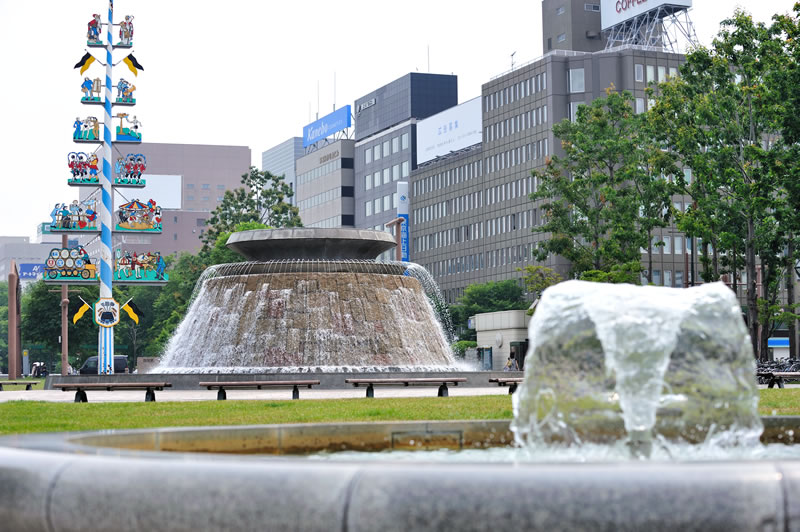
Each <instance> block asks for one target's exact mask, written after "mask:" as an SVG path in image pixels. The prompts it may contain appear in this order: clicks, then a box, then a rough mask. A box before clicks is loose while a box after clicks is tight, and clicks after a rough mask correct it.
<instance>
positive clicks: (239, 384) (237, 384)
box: [197, 380, 319, 388]
mask: <svg viewBox="0 0 800 532" xmlns="http://www.w3.org/2000/svg"><path fill="white" fill-rule="evenodd" d="M197 385H198V386H202V387H204V388H208V387H211V388H217V387H219V386H224V387H226V388H256V387H258V386H295V385H297V386H309V385H312V386H313V385H319V381H318V380H305V381H213V382H199V383H197Z"/></svg>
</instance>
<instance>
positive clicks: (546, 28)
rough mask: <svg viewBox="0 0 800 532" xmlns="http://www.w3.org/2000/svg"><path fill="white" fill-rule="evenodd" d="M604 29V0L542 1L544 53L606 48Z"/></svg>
mask: <svg viewBox="0 0 800 532" xmlns="http://www.w3.org/2000/svg"><path fill="white" fill-rule="evenodd" d="M600 28H601V24H600V0H593V1H592V0H589V1H586V0H542V50H544V53H547V52H550V51H552V50H573V51H580V52H596V51H598V50H602V49H603V48H605V46H606V39H604V38H603V34H602V32H601V31H600Z"/></svg>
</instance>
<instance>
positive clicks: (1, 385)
mask: <svg viewBox="0 0 800 532" xmlns="http://www.w3.org/2000/svg"><path fill="white" fill-rule="evenodd" d="M2 391H3V383H2V382H0V392H2Z"/></svg>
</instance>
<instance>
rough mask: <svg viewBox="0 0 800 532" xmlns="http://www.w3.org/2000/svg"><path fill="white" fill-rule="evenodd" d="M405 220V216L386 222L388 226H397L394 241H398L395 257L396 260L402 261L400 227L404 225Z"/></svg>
mask: <svg viewBox="0 0 800 532" xmlns="http://www.w3.org/2000/svg"><path fill="white" fill-rule="evenodd" d="M403 222H405V218H395V219H394V220H392V221H391V222H387V223H386V227H391V226H393V225H394V226H396V228H395V230H394V241H395V242H396V243H397V244H396V245H395V248H394V258H395V260H396V261H398V262H400V261H402V260H403V250H402V248H401V243H400V239H401V234H400V228H401V227H402V226H401V224H402V223H403Z"/></svg>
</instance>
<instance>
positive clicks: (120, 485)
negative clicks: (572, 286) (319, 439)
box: [0, 417, 800, 532]
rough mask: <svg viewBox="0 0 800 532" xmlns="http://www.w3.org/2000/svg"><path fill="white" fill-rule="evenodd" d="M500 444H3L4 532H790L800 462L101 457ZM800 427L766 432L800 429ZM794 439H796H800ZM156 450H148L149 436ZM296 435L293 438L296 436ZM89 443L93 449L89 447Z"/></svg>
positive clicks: (160, 437)
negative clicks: (252, 447) (249, 447)
mask: <svg viewBox="0 0 800 532" xmlns="http://www.w3.org/2000/svg"><path fill="white" fill-rule="evenodd" d="M457 424H462V425H463V426H465V427H466V428H467V429H480V430H489V431H491V429H492V428H495V431H497V428H498V427H501V426H502V424H505V425H506V427H507V425H508V421H497V422H495V421H460V422H459V421H441V422H398V423H349V424H319V425H315V424H312V425H292V426H287V425H283V426H277V425H269V426H260V427H213V428H209V427H187V428H180V429H174V428H173V429H143V430H125V431H98V432H93V433H82V434H75V433H72V434H69V433H66V434H29V435H24V434H23V435H17V436H8V437H4V438H2V439H0V445H2V447H0V522H2V523H3V525H4V526H5V527H8V529H10V530H26V531H40V530H41V531H44V530H48V531H51V530H56V529H59V530H79V529H84V530H121V531H125V530H155V529H158V530H204V529H208V528H209V525H210V524H211V523H213V525H211V526H213V527H214V528H215V529H219V530H255V529H263V524H264V523H265V522H269V523H270V526H271V528H274V529H293V530H312V531H313V530H320V531H323V530H330V529H331V528H338V529H341V530H343V531H346V532H350V531H362V530H376V529H380V530H386V531H393V530H398V531H400V530H430V531H434V530H436V531H439V530H459V531H473V530H474V531H479V530H487V529H501V530H512V529H524V530H564V529H583V530H588V529H623V530H641V529H647V530H675V529H680V530H701V529H702V530H708V529H709V528H711V529H725V530H756V529H765V528H767V529H774V530H784V529H785V530H788V529H791V528H793V527H798V526H800V509H797V505H796V504H793V502H794V501H796V500H797V499H798V497H800V461H793V460H784V461H764V462H749V461H748V462H714V463H710V462H698V463H686V462H678V463H663V462H660V463H659V462H657V463H650V462H630V463H613V464H529V463H515V464H490V463H486V464H464V463H452V464H444V463H425V464H424V466H423V465H415V463H408V462H406V463H386V462H375V463H364V462H354V463H334V462H317V461H313V462H312V461H309V460H305V459H293V458H286V457H266V458H264V457H246V456H245V457H242V456H235V457H234V456H225V455H220V454H198V453H165V452H153V451H145V450H132V449H117V448H100V447H92V446H89V445H86V438H110V437H111V438H117V437H129V438H131V437H137V438H139V439H142V438H144V439H147V438H149V441H150V442H151V443H158V445H161V446H163V445H164V444H165V443H166V442H168V441H169V440H170V437H173V439H175V438H180V437H181V436H184V437H185V436H186V435H187V434H190V433H192V432H194V433H195V435H198V434H199V433H201V432H202V433H205V435H206V437H211V436H214V435H222V434H224V433H225V432H229V431H231V430H254V429H259V430H261V431H269V430H277V429H278V428H279V427H280V428H281V429H283V430H284V431H294V433H295V435H296V436H300V435H302V434H305V435H306V436H307V439H313V438H314V437H315V436H314V434H313V433H314V431H315V430H317V429H318V430H320V431H322V430H323V429H325V430H326V431H328V432H330V430H333V429H335V428H336V427H345V428H349V429H352V430H361V431H362V433H366V432H368V430H371V429H369V427H373V428H378V427H381V426H394V427H395V428H399V429H403V430H404V431H405V432H410V431H411V430H412V429H414V430H417V429H420V428H425V429H426V430H428V431H429V432H431V433H432V434H450V435H451V437H452V435H453V432H454V431H455V430H456V427H457ZM798 424H800V418H796V417H791V418H766V419H765V425H766V426H768V427H770V426H773V427H774V426H778V425H781V426H784V427H789V426H792V427H797V426H798ZM790 430H794V429H790ZM148 434H149V436H146V435H148ZM286 434H288V432H286V433H285V434H284V436H285V435H286ZM76 440H77V441H80V442H81V443H76Z"/></svg>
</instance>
